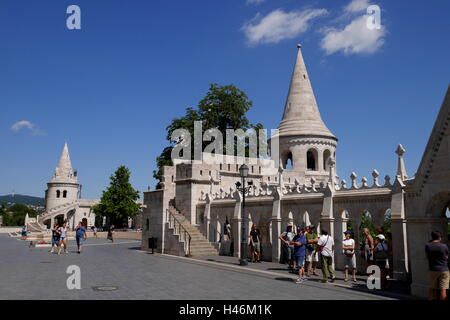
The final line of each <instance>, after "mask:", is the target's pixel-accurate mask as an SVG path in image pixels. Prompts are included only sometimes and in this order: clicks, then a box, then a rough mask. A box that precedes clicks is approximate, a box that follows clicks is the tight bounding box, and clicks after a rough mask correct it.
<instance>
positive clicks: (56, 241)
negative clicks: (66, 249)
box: [50, 221, 61, 253]
mask: <svg viewBox="0 0 450 320" xmlns="http://www.w3.org/2000/svg"><path fill="white" fill-rule="evenodd" d="M60 237H61V232H60V231H59V225H58V221H55V223H54V224H53V229H52V250H50V253H54V252H55V247H58V245H59V238H60Z"/></svg>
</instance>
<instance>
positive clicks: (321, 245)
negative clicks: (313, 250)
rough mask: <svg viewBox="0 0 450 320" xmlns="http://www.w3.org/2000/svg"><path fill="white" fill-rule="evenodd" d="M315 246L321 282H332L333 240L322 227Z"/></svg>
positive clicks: (333, 276) (333, 277)
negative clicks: (320, 268)
mask: <svg viewBox="0 0 450 320" xmlns="http://www.w3.org/2000/svg"><path fill="white" fill-rule="evenodd" d="M317 246H318V247H317V250H318V251H319V253H320V263H321V265H322V282H334V280H335V278H336V277H335V275H334V269H333V251H334V240H333V238H332V237H331V236H330V235H328V231H327V230H323V229H322V231H321V236H320V238H319V241H318V242H317Z"/></svg>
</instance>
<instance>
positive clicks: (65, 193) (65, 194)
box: [63, 190, 67, 198]
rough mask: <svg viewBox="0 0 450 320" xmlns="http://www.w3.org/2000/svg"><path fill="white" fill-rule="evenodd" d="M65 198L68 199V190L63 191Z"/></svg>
mask: <svg viewBox="0 0 450 320" xmlns="http://www.w3.org/2000/svg"><path fill="white" fill-rule="evenodd" d="M63 198H67V190H64V191H63Z"/></svg>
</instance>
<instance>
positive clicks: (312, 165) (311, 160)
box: [306, 149, 317, 171]
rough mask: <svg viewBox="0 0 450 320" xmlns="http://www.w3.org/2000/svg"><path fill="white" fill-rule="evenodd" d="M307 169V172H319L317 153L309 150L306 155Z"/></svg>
mask: <svg viewBox="0 0 450 320" xmlns="http://www.w3.org/2000/svg"><path fill="white" fill-rule="evenodd" d="M306 168H307V170H311V171H317V151H316V150H314V149H309V150H308V152H307V153H306Z"/></svg>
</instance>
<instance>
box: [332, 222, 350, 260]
mask: <svg viewBox="0 0 450 320" xmlns="http://www.w3.org/2000/svg"><path fill="white" fill-rule="evenodd" d="M347 221H348V219H347V218H342V217H341V218H338V219H337V223H336V225H335V232H336V235H334V240H335V248H334V250H335V252H336V255H335V258H336V262H335V264H336V267H337V268H339V269H343V268H344V255H343V254H342V241H343V239H344V231H346V230H347Z"/></svg>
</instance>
